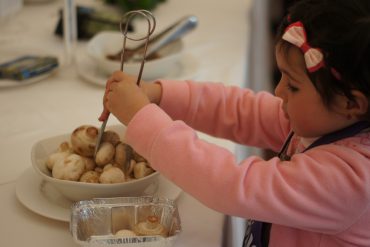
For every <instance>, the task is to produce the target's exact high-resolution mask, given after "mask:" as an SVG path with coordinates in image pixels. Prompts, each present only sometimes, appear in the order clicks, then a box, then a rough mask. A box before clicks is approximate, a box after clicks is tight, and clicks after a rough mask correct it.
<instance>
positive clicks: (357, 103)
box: [346, 90, 369, 118]
mask: <svg viewBox="0 0 370 247" xmlns="http://www.w3.org/2000/svg"><path fill="white" fill-rule="evenodd" d="M351 94H352V95H353V100H348V99H347V106H346V108H347V111H348V112H347V114H348V115H350V116H351V117H355V118H361V117H362V116H363V115H365V114H366V113H367V112H368V109H369V100H368V98H367V97H366V96H365V95H364V94H363V93H362V92H361V91H359V90H352V91H351Z"/></svg>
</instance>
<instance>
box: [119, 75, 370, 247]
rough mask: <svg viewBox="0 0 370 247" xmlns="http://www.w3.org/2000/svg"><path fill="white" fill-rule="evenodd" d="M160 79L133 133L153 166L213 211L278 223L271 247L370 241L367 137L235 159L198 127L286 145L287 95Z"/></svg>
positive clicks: (130, 137) (250, 142)
mask: <svg viewBox="0 0 370 247" xmlns="http://www.w3.org/2000/svg"><path fill="white" fill-rule="evenodd" d="M159 83H161V84H162V86H163V95H162V100H161V103H160V107H158V106H157V105H155V104H150V105H147V106H145V107H144V108H143V109H141V110H140V111H139V112H138V113H137V114H136V115H135V116H134V118H133V119H132V120H131V121H130V123H129V124H128V126H127V132H126V142H127V143H128V144H129V145H131V146H132V147H133V148H134V149H135V150H137V152H138V153H140V154H141V155H143V156H144V157H145V158H146V159H147V160H148V161H149V162H150V164H151V165H152V167H153V168H154V169H156V170H158V171H159V172H160V173H161V174H162V175H164V176H166V177H167V178H168V179H170V180H172V181H173V182H174V183H175V184H177V185H178V186H179V187H181V188H182V189H183V190H184V191H185V192H187V193H189V194H191V195H192V196H194V197H195V198H197V199H198V200H199V201H201V202H202V203H204V204H205V205H207V206H208V207H210V208H212V209H214V210H217V211H219V212H222V213H224V214H227V215H233V216H238V217H243V218H246V219H254V220H258V221H264V222H271V223H272V227H271V232H270V242H269V246H284V247H293V246H294V247H297V246H299V247H305V246H307V247H315V246H322V247H334V246H335V247H338V246H367V247H369V246H370V160H369V157H370V133H360V134H358V135H355V136H353V137H349V138H346V139H342V140H340V141H337V142H335V143H331V144H326V145H321V146H317V147H315V148H312V149H310V150H308V151H306V152H304V153H298V154H295V155H293V156H292V158H291V160H290V161H280V160H279V158H272V159H270V160H264V159H262V158H261V157H257V156H251V157H248V158H246V159H244V160H242V161H241V162H239V163H238V162H237V161H236V159H235V155H234V154H233V153H232V152H230V151H228V150H226V149H224V148H222V147H219V146H216V145H214V144H212V143H207V142H206V141H204V140H201V139H199V138H198V136H197V133H196V131H195V130H194V129H196V130H199V131H201V132H205V133H207V134H210V135H213V136H216V137H220V138H225V139H229V140H232V141H234V142H237V143H240V144H244V145H247V146H256V147H261V148H268V149H272V150H274V151H279V149H280V148H281V147H282V145H283V143H284V141H285V139H286V137H287V136H288V134H289V131H290V126H289V122H288V120H287V119H286V118H285V117H284V113H283V111H282V108H281V104H282V101H281V100H280V99H279V98H277V97H275V96H273V95H271V94H269V93H266V92H261V93H254V92H252V91H250V90H248V89H240V88H237V87H226V86H224V85H223V84H221V83H195V82H191V81H186V82H179V81H159ZM162 109H163V110H162ZM313 117H314V116H313Z"/></svg>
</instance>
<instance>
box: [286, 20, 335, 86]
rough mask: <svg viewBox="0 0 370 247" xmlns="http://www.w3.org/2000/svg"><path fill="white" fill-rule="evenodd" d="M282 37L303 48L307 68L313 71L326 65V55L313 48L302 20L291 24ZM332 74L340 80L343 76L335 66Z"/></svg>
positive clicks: (331, 69)
mask: <svg viewBox="0 0 370 247" xmlns="http://www.w3.org/2000/svg"><path fill="white" fill-rule="evenodd" d="M282 39H283V40H285V41H287V42H289V43H291V44H293V45H295V46H297V47H298V48H300V49H301V51H302V52H303V55H304V59H305V62H306V67H307V70H308V71H309V72H310V73H312V72H315V71H317V70H319V69H320V68H323V67H325V63H324V55H323V53H322V52H321V50H320V49H319V48H313V47H311V46H310V45H309V43H308V41H307V34H306V30H305V28H304V26H303V23H302V22H300V21H297V22H294V23H292V24H290V25H289V26H288V27H287V28H286V29H285V32H284V34H283V36H282ZM330 71H331V73H332V75H333V76H334V77H335V78H336V79H337V80H340V79H341V76H340V74H339V73H338V71H336V70H335V69H334V68H330Z"/></svg>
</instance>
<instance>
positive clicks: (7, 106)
mask: <svg viewBox="0 0 370 247" xmlns="http://www.w3.org/2000/svg"><path fill="white" fill-rule="evenodd" d="M34 2H39V3H38V4H36V3H35V4H25V5H24V6H23V7H22V8H21V9H20V11H18V12H17V13H15V14H13V15H11V16H8V17H7V18H5V19H2V20H1V21H0V57H1V56H5V55H7V54H9V53H12V52H14V53H17V54H18V53H19V54H22V53H23V54H27V51H43V52H45V51H46V52H50V54H56V55H57V56H59V57H61V61H62V65H61V67H60V69H59V70H58V71H57V72H56V73H55V74H53V75H51V76H50V77H48V78H46V79H44V80H42V81H39V82H37V83H32V84H29V85H24V86H18V87H7V88H5V87H1V85H0V115H1V118H0V150H1V151H0V164H1V172H0V196H1V199H2V203H1V205H0V218H1V221H2V223H1V231H0V246H8V247H9V246H26V247H33V246H35V247H36V246H38V247H39V246H55V247H58V246H77V244H75V243H74V242H73V240H72V237H71V235H70V233H69V230H68V223H65V222H60V221H55V220H51V219H48V218H46V217H43V216H40V215H38V214H35V213H33V212H31V211H30V210H28V209H27V208H26V207H24V205H22V204H21V203H20V202H19V201H18V200H17V198H16V194H15V188H16V184H17V179H18V178H19V176H20V175H21V174H22V173H23V172H24V171H25V170H26V169H27V168H29V167H30V166H31V163H30V162H31V161H30V150H31V148H32V145H33V144H34V143H35V142H36V141H37V140H40V139H43V138H47V137H50V136H54V135H58V134H64V133H69V132H71V131H72V130H73V129H74V128H76V127H77V126H80V125H82V124H93V125H96V126H99V122H98V120H97V117H98V115H99V114H100V111H101V109H102V96H103V92H104V88H103V87H101V86H97V85H94V84H92V83H90V82H87V81H85V80H83V79H82V78H81V77H80V76H79V75H78V73H77V70H76V64H72V65H69V66H67V65H64V64H63V56H64V55H63V54H64V46H63V40H62V39H61V38H59V37H56V36H55V35H54V34H53V33H54V29H55V25H56V23H57V20H58V11H59V9H60V8H62V6H63V1H60V0H54V1H34ZM256 2H261V1H260V0H259V1H256ZM76 4H82V5H86V6H94V7H99V6H102V3H101V2H100V1H91V0H90V1H88V0H85V1H82V0H81V1H76ZM251 8H252V0H234V1H213V0H202V1H197V0H186V1H183V0H167V1H166V2H165V3H163V4H161V5H159V6H158V7H157V8H156V9H155V10H154V11H153V13H154V15H155V16H156V19H157V25H158V27H157V29H161V28H163V27H165V26H167V25H169V24H171V23H172V22H174V21H176V20H177V19H179V18H180V17H182V16H184V15H189V14H192V15H196V16H197V17H198V19H199V26H198V28H197V29H196V30H195V31H194V32H193V33H191V34H189V35H188V36H186V37H185V38H184V43H185V48H186V51H187V52H189V53H191V54H192V55H193V56H194V57H195V59H196V60H197V63H198V65H197V66H198V67H197V71H196V73H194V74H193V75H191V77H192V78H189V79H196V80H199V81H202V80H207V81H217V82H224V83H225V84H228V85H233V84H234V85H239V86H243V85H245V81H246V78H247V72H248V70H247V67H248V63H247V60H248V54H249V53H248V51H249V40H250V36H249V35H250V11H251ZM85 48H86V42H78V44H77V51H81V50H82V49H85ZM174 79H176V78H174ZM0 84H1V81H0ZM109 124H118V121H117V120H116V119H114V118H113V117H112V118H111V119H110V122H109ZM199 134H200V136H201V138H204V139H206V140H207V141H210V142H214V143H217V144H219V145H221V146H224V147H226V148H228V149H229V150H231V151H235V150H236V147H237V146H236V145H235V144H234V143H231V142H229V141H225V140H220V139H216V138H212V137H209V136H207V135H204V134H201V133H199ZM178 205H179V211H180V216H181V219H182V227H183V233H182V234H181V236H180V237H179V239H178V242H177V244H176V246H179V247H181V246H184V247H185V246H202V247H208V246H209V247H215V246H222V245H224V246H231V244H230V243H231V242H233V241H231V242H230V239H229V240H228V241H226V240H225V238H224V237H223V236H224V233H225V231H224V224H225V216H224V215H222V214H220V213H218V212H215V211H213V210H210V209H209V208H207V207H205V206H204V205H202V204H200V203H199V202H197V201H196V200H195V199H194V198H192V197H191V196H190V195H188V194H185V193H182V194H181V195H180V197H179V198H178ZM239 226H241V228H239V232H242V231H243V229H242V225H239ZM226 232H227V231H226ZM239 235H240V234H239ZM234 242H235V241H234ZM236 242H237V243H232V244H235V246H240V242H238V240H236Z"/></svg>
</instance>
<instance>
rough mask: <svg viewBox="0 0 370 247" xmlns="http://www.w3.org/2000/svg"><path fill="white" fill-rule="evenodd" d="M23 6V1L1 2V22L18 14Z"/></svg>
mask: <svg viewBox="0 0 370 247" xmlns="http://www.w3.org/2000/svg"><path fill="white" fill-rule="evenodd" d="M22 6H23V1H22V0H0V22H1V21H2V20H3V19H5V18H6V17H8V16H10V15H12V14H14V13H16V12H17V11H18V10H20V9H21V8H22Z"/></svg>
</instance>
